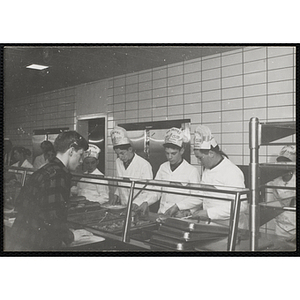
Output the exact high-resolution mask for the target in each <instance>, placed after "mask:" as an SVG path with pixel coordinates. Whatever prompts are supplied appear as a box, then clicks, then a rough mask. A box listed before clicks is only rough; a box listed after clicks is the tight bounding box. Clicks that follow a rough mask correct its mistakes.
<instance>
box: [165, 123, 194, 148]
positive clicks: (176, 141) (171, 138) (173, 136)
mask: <svg viewBox="0 0 300 300" xmlns="http://www.w3.org/2000/svg"><path fill="white" fill-rule="evenodd" d="M188 141H189V139H188V137H187V136H186V135H185V134H184V132H183V131H182V129H179V128H176V127H172V128H171V129H169V130H167V132H166V134H165V143H164V145H165V144H173V145H176V146H178V147H180V148H181V147H182V144H183V143H187V142H188Z"/></svg>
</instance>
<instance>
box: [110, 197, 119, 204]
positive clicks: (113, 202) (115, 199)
mask: <svg viewBox="0 0 300 300" xmlns="http://www.w3.org/2000/svg"><path fill="white" fill-rule="evenodd" d="M118 203H119V196H118V195H114V197H113V198H112V199H111V200H109V204H110V205H117V204H118Z"/></svg>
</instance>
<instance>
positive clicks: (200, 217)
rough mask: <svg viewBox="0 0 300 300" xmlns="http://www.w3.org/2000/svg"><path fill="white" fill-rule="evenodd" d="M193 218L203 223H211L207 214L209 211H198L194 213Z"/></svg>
mask: <svg viewBox="0 0 300 300" xmlns="http://www.w3.org/2000/svg"><path fill="white" fill-rule="evenodd" d="M192 218H193V219H198V220H201V221H209V220H210V219H209V216H208V214H207V210H203V209H201V210H197V211H195V212H194V213H193V215H192Z"/></svg>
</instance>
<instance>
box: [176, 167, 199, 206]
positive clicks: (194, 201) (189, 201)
mask: <svg viewBox="0 0 300 300" xmlns="http://www.w3.org/2000/svg"><path fill="white" fill-rule="evenodd" d="M189 182H190V183H194V184H199V183H200V174H199V172H198V170H197V169H196V168H195V169H193V170H192V171H191V172H190V178H189ZM191 192H193V191H191ZM176 205H177V206H178V208H179V210H187V209H195V208H197V207H200V206H201V205H202V200H201V198H199V197H195V196H187V197H185V198H183V199H182V200H181V201H180V202H178V203H176Z"/></svg>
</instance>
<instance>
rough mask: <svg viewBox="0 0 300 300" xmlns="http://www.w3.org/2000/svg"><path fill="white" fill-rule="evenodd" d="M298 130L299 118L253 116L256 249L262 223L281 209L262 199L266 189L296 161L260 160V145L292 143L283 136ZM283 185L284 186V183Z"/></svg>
mask: <svg viewBox="0 0 300 300" xmlns="http://www.w3.org/2000/svg"><path fill="white" fill-rule="evenodd" d="M295 133H296V124H295V122H293V121H291V122H268V123H262V122H259V119H258V118H251V119H250V123H249V148H250V164H249V171H250V175H249V178H250V180H249V181H250V184H249V188H250V235H251V236H250V244H251V245H250V248H251V251H255V250H256V249H257V248H258V232H259V227H260V225H261V224H262V223H265V222H267V221H268V220H270V219H272V218H274V217H275V216H276V215H278V213H280V211H278V208H277V209H276V208H274V207H272V206H269V205H265V204H263V203H261V199H262V193H264V190H265V188H266V183H267V182H269V181H271V180H273V179H274V178H277V177H278V176H281V175H283V174H285V173H286V172H289V171H293V170H294V169H295V168H296V165H295V164H294V165H278V164H268V163H263V164H260V163H259V149H260V147H261V146H267V145H269V146H275V145H282V146H283V145H290V144H294V143H293V142H288V143H287V142H280V139H282V138H285V137H289V136H292V135H294V134H295ZM281 188H282V187H281ZM280 209H281V211H285V210H287V211H294V213H296V208H291V207H286V208H285V207H283V208H280Z"/></svg>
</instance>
